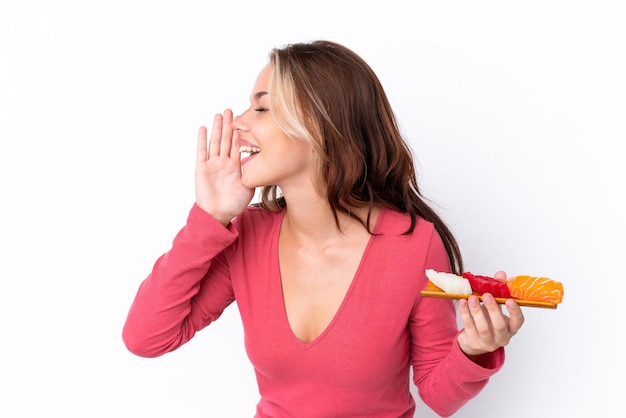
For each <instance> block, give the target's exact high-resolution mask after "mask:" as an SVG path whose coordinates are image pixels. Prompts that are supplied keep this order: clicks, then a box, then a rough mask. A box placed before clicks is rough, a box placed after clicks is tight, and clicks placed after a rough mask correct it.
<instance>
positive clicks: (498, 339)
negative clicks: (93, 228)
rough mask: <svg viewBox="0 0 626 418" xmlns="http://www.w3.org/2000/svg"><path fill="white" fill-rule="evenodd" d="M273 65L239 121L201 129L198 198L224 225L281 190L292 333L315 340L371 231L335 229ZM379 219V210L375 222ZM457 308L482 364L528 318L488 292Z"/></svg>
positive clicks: (467, 349)
mask: <svg viewBox="0 0 626 418" xmlns="http://www.w3.org/2000/svg"><path fill="white" fill-rule="evenodd" d="M270 70H271V68H270V67H269V65H267V66H265V67H264V68H263V69H262V70H261V72H260V73H259V76H258V77H257V80H256V82H255V85H254V88H253V91H252V95H251V103H250V107H249V108H248V109H247V110H246V111H245V112H243V113H242V114H241V115H240V116H238V117H237V118H235V119H233V113H232V111H231V110H230V109H226V110H225V111H224V113H223V114H217V115H215V117H214V119H213V127H212V129H211V131H210V135H209V133H208V130H207V128H206V127H204V126H203V127H200V130H199V133H198V146H197V159H196V169H195V192H196V203H197V204H198V206H199V207H200V208H202V209H203V210H205V211H206V212H207V213H209V214H211V215H212V216H213V217H214V218H215V219H217V220H218V221H219V222H220V223H222V225H225V226H226V225H228V223H229V222H230V221H231V220H232V219H233V218H234V217H235V216H237V215H239V214H240V213H242V212H243V211H244V210H245V209H246V207H247V206H248V205H249V203H250V201H251V200H252V197H253V195H254V189H255V188H256V187H260V186H265V185H271V184H276V185H277V186H279V187H280V189H281V191H282V193H283V196H284V198H285V200H286V202H287V208H286V209H285V210H286V213H285V216H284V218H283V224H282V226H281V231H280V236H279V259H280V271H281V280H282V285H283V297H284V301H285V309H286V311H287V316H288V319H289V323H290V326H291V328H292V331H293V333H294V335H295V337H296V338H298V339H299V340H301V341H303V342H310V341H312V340H314V339H315V338H316V337H317V336H319V335H320V334H321V333H322V332H323V330H324V329H325V328H326V326H327V325H328V324H329V323H330V321H331V320H332V318H333V316H334V315H335V313H336V312H337V310H338V308H339V305H340V304H341V302H342V300H343V298H344V296H345V294H346V292H347V289H348V287H349V285H350V283H351V281H352V278H353V276H354V273H355V271H356V269H357V268H358V264H359V263H360V259H361V256H362V253H363V250H364V248H365V246H366V245H367V242H368V240H369V239H370V236H369V234H368V233H367V231H365V229H364V228H363V227H362V226H361V225H360V224H358V223H357V222H356V221H355V220H354V219H352V218H350V217H347V216H344V215H341V214H340V215H339V221H340V225H341V229H342V232H339V231H338V230H337V227H336V225H335V220H334V218H333V214H332V211H331V210H330V208H329V206H328V204H327V201H326V197H325V196H324V195H322V194H321V193H320V190H321V188H320V187H315V184H316V183H315V176H314V166H313V151H312V149H311V147H310V146H309V145H308V144H306V143H305V142H304V141H302V140H299V139H297V138H292V137H289V136H287V135H286V134H285V133H284V132H283V131H282V130H281V129H280V128H279V127H278V126H277V124H276V123H275V122H274V120H273V118H272V116H271V113H270V112H271V109H269V108H268V102H267V99H268V98H267V95H266V92H267V91H268V88H269V82H270V75H271V72H270ZM260 109H262V110H260ZM240 145H252V146H257V147H259V148H261V152H260V153H259V154H258V155H256V156H254V157H253V158H251V159H250V160H248V161H246V162H244V164H243V165H242V163H241V161H240V153H239V147H240ZM363 211H364V210H363V209H359V208H354V212H353V213H355V214H357V215H360V216H362V217H364V216H365V213H364V212H363ZM377 216H378V210H377V209H376V210H375V211H374V213H373V218H372V221H373V222H375V221H376V219H377ZM313 267H314V268H313ZM312 272H315V273H314V274H313V273H312ZM495 277H496V278H499V279H505V278H506V274H505V273H504V272H497V273H496V276H495ZM458 306H459V312H460V318H461V320H462V323H463V332H461V333H460V334H459V336H458V343H459V346H460V348H461V350H462V351H463V352H464V353H465V354H466V355H467V356H468V357H469V358H471V359H472V360H474V361H475V362H477V363H479V364H480V363H483V359H484V356H483V355H484V354H486V353H489V352H492V351H494V350H496V349H497V348H499V347H503V346H506V345H507V344H508V343H509V341H510V340H511V338H512V337H513V336H514V335H515V334H516V333H517V331H518V330H519V329H520V327H521V326H522V324H523V322H524V316H523V314H522V311H521V309H520V307H519V306H518V305H517V304H516V303H515V301H514V300H512V299H511V300H508V301H507V303H506V309H507V311H508V314H509V315H508V316H507V315H505V314H504V313H503V311H502V308H501V306H500V305H498V304H497V303H496V302H495V301H494V300H493V298H492V297H491V296H490V295H489V294H485V295H483V303H480V301H479V300H478V298H476V297H470V298H469V299H468V300H460V301H459V303H458Z"/></svg>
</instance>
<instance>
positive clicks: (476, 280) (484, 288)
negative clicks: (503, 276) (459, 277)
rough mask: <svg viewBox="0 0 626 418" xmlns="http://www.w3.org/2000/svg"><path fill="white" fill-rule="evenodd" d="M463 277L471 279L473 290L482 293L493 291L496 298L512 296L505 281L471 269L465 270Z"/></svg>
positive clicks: (492, 293)
mask: <svg viewBox="0 0 626 418" xmlns="http://www.w3.org/2000/svg"><path fill="white" fill-rule="evenodd" d="M463 277H465V278H466V279H467V280H469V282H470V286H472V290H473V291H474V292H476V293H478V294H480V295H482V294H485V293H491V296H493V297H495V298H505V299H508V298H510V297H511V292H510V290H509V287H508V286H507V284H506V282H505V281H501V280H497V279H494V278H493V277H489V276H481V275H478V274H472V273H470V272H469V271H465V272H463Z"/></svg>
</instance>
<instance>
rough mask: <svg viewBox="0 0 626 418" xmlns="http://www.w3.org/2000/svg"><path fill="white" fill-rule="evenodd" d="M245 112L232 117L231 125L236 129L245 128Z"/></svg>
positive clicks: (241, 129) (242, 129) (243, 129)
mask: <svg viewBox="0 0 626 418" xmlns="http://www.w3.org/2000/svg"><path fill="white" fill-rule="evenodd" d="M246 112H247V111H246ZM246 112H243V113H242V114H241V115H237V116H235V117H234V118H233V127H234V128H235V129H236V130H238V131H245V130H247V124H246V123H245V118H244V115H245V114H246Z"/></svg>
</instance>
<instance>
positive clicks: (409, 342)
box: [123, 205, 504, 418]
mask: <svg viewBox="0 0 626 418" xmlns="http://www.w3.org/2000/svg"><path fill="white" fill-rule="evenodd" d="M283 214H284V212H269V211H266V210H263V209H260V208H254V207H250V208H248V209H247V210H246V211H245V212H244V213H242V214H241V215H240V216H238V217H237V218H236V219H234V220H233V222H231V224H229V225H228V227H224V226H222V225H221V224H220V223H218V222H217V221H216V220H215V219H214V218H213V217H211V216H210V215H209V214H207V213H206V212H204V211H203V210H202V209H200V208H199V207H198V206H197V205H194V206H193V207H192V209H191V211H190V213H189V216H188V219H187V224H186V225H185V227H184V228H183V229H182V230H181V231H180V232H179V233H178V234H177V235H176V237H175V239H174V241H173V245H172V248H171V249H170V250H169V251H168V252H167V253H165V254H164V255H162V256H161V257H160V258H159V259H158V260H157V261H156V263H155V265H154V268H153V270H152V272H151V274H150V275H149V276H148V277H147V278H146V279H145V280H144V281H143V282H142V284H141V286H140V287H139V290H138V292H137V295H136V297H135V300H134V302H133V304H132V306H131V308H130V311H129V313H128V317H127V320H126V323H125V325H124V329H123V340H124V342H125V344H126V346H127V348H128V349H129V350H130V351H131V352H133V353H135V354H136V355H139V356H143V357H156V356H160V355H162V354H164V353H167V352H170V351H173V350H175V349H176V348H178V347H179V346H181V345H182V344H184V343H186V342H187V341H189V340H190V339H191V338H192V337H193V336H194V334H195V333H196V332H197V331H199V330H201V329H202V328H204V327H206V326H207V325H209V324H210V323H211V322H213V321H215V320H217V319H218V318H219V316H220V315H221V313H222V312H223V310H224V309H225V308H226V307H227V306H229V305H230V304H231V303H232V302H233V301H236V302H237V306H238V308H239V312H240V314H241V319H242V323H243V327H244V335H245V346H246V352H247V354H248V357H249V359H250V361H251V363H252V365H253V366H254V370H255V373H256V378H257V382H258V388H259V393H260V395H261V398H260V401H259V403H258V405H257V410H256V415H255V417H257V418H265V417H276V418H281V417H297V418H307V417H315V418H322V417H347V416H354V417H361V416H368V417H393V418H396V417H407V418H408V417H413V413H414V411H415V402H414V399H413V397H412V395H411V393H410V389H409V382H410V367H413V372H414V373H413V374H414V376H413V380H414V382H415V384H416V386H417V388H418V393H419V395H420V397H421V398H422V400H423V401H424V402H425V403H426V404H427V405H429V407H430V408H432V409H433V410H434V411H435V412H436V413H437V414H439V415H441V416H449V415H452V414H453V413H454V412H456V411H457V410H458V409H459V408H460V407H461V406H463V405H464V404H465V403H466V402H467V401H468V400H469V399H471V398H472V397H474V396H476V395H477V394H478V392H480V390H481V389H482V388H483V387H484V386H485V384H486V383H487V381H488V379H489V377H490V376H491V375H493V374H494V373H495V372H496V371H497V370H499V369H500V367H501V366H502V364H503V362H504V350H503V349H498V350H496V351H495V352H493V353H491V355H490V356H489V358H488V362H487V364H483V365H478V364H476V363H474V362H472V361H471V360H469V359H468V358H467V357H466V356H465V355H464V354H463V353H462V351H461V350H460V348H459V346H458V343H457V341H456V335H457V333H458V329H457V325H456V313H455V309H454V305H453V303H452V302H450V301H447V300H442V299H434V298H426V297H422V296H421V295H420V290H421V289H423V288H424V287H425V286H426V283H427V278H426V277H425V269H428V268H432V269H435V270H437V271H449V269H450V265H449V259H448V256H447V254H446V251H445V249H444V246H443V243H442V241H441V238H440V237H439V235H438V234H437V233H436V231H435V229H434V227H433V225H432V224H431V223H429V222H426V221H424V220H423V219H420V220H418V222H417V225H416V228H415V231H414V232H413V233H412V234H409V235H403V232H404V231H406V229H407V227H408V225H409V218H408V216H407V215H404V214H400V213H397V212H395V211H392V210H389V209H382V210H381V212H380V215H379V217H378V220H377V223H376V225H375V228H374V235H372V236H371V238H370V240H369V243H368V245H367V247H366V249H365V251H364V254H363V256H362V259H361V263H360V265H359V267H358V269H357V272H356V274H355V276H354V278H353V280H352V283H351V285H350V288H349V290H348V292H347V294H346V296H345V298H344V300H343V302H342V304H341V305H340V307H339V309H338V311H337V313H336V314H335V316H334V318H333V320H332V321H331V322H330V324H329V325H328V327H327V328H326V329H325V330H324V331H323V333H322V334H321V335H320V336H319V337H318V338H316V339H315V340H313V341H311V342H309V343H303V342H301V341H299V340H298V339H297V338H296V337H295V335H294V334H293V333H292V331H291V329H290V327H289V322H288V320H287V316H286V312H285V307H284V303H283V297H282V290H281V279H280V271H279V263H278V235H279V230H280V225H281V221H282V218H283Z"/></svg>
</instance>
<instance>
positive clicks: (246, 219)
mask: <svg viewBox="0 0 626 418" xmlns="http://www.w3.org/2000/svg"><path fill="white" fill-rule="evenodd" d="M283 215H284V211H278V212H274V211H270V210H267V209H264V208H261V207H259V206H256V205H250V206H248V207H247V208H246V209H245V210H244V211H243V212H242V213H241V214H240V215H238V216H237V217H236V218H235V219H233V225H234V227H235V228H236V229H237V230H238V231H239V232H240V233H241V232H242V231H244V230H245V231H247V230H267V229H268V228H272V227H274V226H276V225H279V224H280V221H281V220H282V218H283Z"/></svg>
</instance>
